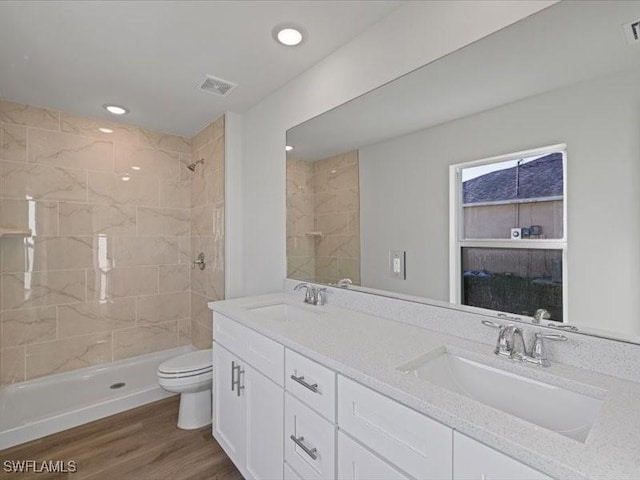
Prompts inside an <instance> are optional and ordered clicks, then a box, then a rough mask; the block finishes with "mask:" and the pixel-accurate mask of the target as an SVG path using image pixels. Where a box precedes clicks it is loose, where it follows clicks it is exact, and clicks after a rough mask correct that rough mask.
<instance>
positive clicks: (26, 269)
mask: <svg viewBox="0 0 640 480" xmlns="http://www.w3.org/2000/svg"><path fill="white" fill-rule="evenodd" d="M214 125H218V128H208V129H206V130H205V132H210V135H211V139H209V133H204V132H203V133H201V134H200V135H198V137H196V138H195V139H193V152H192V141H191V140H190V139H188V138H183V137H178V136H175V135H165V134H161V133H157V132H151V131H148V130H144V129H141V128H138V127H134V126H128V125H122V124H117V123H113V122H106V121H102V120H95V119H86V118H80V117H76V116H73V115H69V114H66V113H62V112H57V111H51V110H46V109H41V108H35V107H30V106H24V105H18V104H15V103H11V102H5V101H0V226H2V227H7V226H11V227H29V228H31V230H32V232H33V233H32V235H31V236H30V237H26V238H20V237H2V238H1V239H0V384H7V383H13V382H20V381H23V380H25V379H27V380H28V379H32V378H36V377H40V376H43V375H48V374H53V373H59V372H64V371H67V370H72V369H76V368H82V367H86V366H90V365H96V364H100V363H105V362H110V361H113V360H119V359H123V358H127V357H131V356H134V355H139V354H144V353H148V352H152V351H157V350H163V349H168V348H172V347H176V346H179V345H185V344H189V343H191V332H192V330H193V332H194V334H195V335H194V336H195V337H196V338H197V344H198V345H204V343H205V342H204V340H203V338H204V335H205V334H208V332H205V333H202V328H204V327H206V321H205V315H204V313H203V312H202V303H203V302H201V301H199V300H198V301H197V302H195V303H196V304H197V308H195V309H194V315H197V317H196V316H194V317H192V303H194V297H198V299H200V296H205V295H207V296H210V297H211V298H214V297H215V298H218V297H221V296H222V295H223V293H224V292H223V285H220V280H219V276H216V275H210V276H209V275H207V276H206V279H203V278H201V276H200V275H199V274H197V273H194V274H193V275H194V276H193V278H192V277H191V275H192V273H193V271H192V270H191V268H190V262H191V249H192V247H195V248H196V249H200V248H201V244H202V243H206V244H207V247H206V248H207V249H208V250H207V253H209V252H210V255H211V257H210V258H213V259H215V261H217V262H218V263H216V265H217V269H215V270H214V269H212V270H210V271H207V274H208V273H209V272H211V271H215V272H218V273H219V271H220V269H222V268H223V265H222V261H221V255H222V251H221V249H220V248H219V244H220V243H221V242H220V237H221V235H222V230H220V229H219V227H220V225H221V223H220V222H221V217H222V215H223V213H222V208H223V207H222V206H221V205H220V195H221V193H220V190H217V189H216V190H212V188H213V186H214V185H215V186H218V184H220V183H221V180H220V178H218V176H219V175H222V173H221V169H219V168H218V165H217V164H218V163H221V161H220V155H222V156H224V150H222V153H220V151H219V145H218V143H220V140H219V137H220V131H221V130H220V128H219V126H220V125H223V122H222V121H221V120H220V121H218V122H216V123H215V124H214ZM99 127H108V128H112V129H113V130H114V133H112V134H105V133H102V132H100V131H98V128H99ZM214 132H215V135H214ZM205 137H206V139H207V141H205ZM213 138H215V139H217V141H213V140H212V139H213ZM222 143H223V142H222ZM208 148H209V149H211V151H209V150H207V149H208ZM193 154H195V156H200V155H203V156H207V155H212V158H213V159H215V161H214V160H212V161H208V162H207V163H206V164H205V165H206V167H205V169H201V170H199V171H197V172H196V174H193V173H191V172H190V171H188V170H187V169H186V165H187V164H188V163H190V162H191V161H192V156H193ZM216 162H217V163H216ZM199 168H200V166H199ZM216 182H217V183H216ZM192 186H193V187H196V188H194V189H193V191H192ZM218 188H219V187H218ZM210 190H211V191H210ZM194 198H196V199H197V201H194V204H193V207H194V208H193V213H194V215H192V211H191V207H192V200H193V199H194ZM202 198H205V199H206V200H205V201H202V200H201V199H202ZM219 217H220V218H219ZM192 232H198V233H199V234H202V236H192ZM207 242H210V243H211V244H212V246H210V245H209V244H208V243H207ZM192 281H193V282H194V283H195V288H194V289H193V290H194V291H193V294H192V293H191V290H192V288H191V282H192ZM202 298H204V297H202ZM196 319H197V320H196ZM197 322H202V324H203V326H201V325H199V324H198V325H196V326H195V328H193V327H194V325H193V324H195V323H197ZM209 331H210V328H209ZM209 338H211V337H210V336H209ZM194 342H195V341H194Z"/></svg>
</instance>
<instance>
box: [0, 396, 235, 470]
mask: <svg viewBox="0 0 640 480" xmlns="http://www.w3.org/2000/svg"><path fill="white" fill-rule="evenodd" d="M178 405H179V397H178V396H175V397H171V398H169V399H166V400H160V401H159V402H155V403H150V404H148V405H144V406H142V407H139V408H136V409H133V410H129V411H127V412H123V413H119V414H117V415H113V416H111V417H107V418H103V419H101V420H97V421H95V422H92V423H89V424H86V425H82V426H80V427H76V428H73V429H71V430H67V431H65V432H60V433H56V434H54V435H50V436H48V437H44V438H41V439H39V440H34V441H32V442H29V443H25V444H22V445H18V446H16V447H12V448H9V449H7V450H2V451H0V478H2V479H5V478H6V479H15V480H31V479H33V480H49V479H55V480H62V479H74V480H80V479H82V480H112V479H113V480H214V479H215V480H242V476H241V475H240V473H239V472H238V470H237V469H236V468H235V467H234V465H233V464H232V463H231V460H229V458H228V457H227V456H226V454H225V453H224V451H223V450H222V448H221V447H220V445H218V443H217V442H216V441H215V439H214V438H213V437H212V436H211V426H207V427H204V428H202V429H200V430H191V431H188V430H180V429H179V428H178V427H177V426H176V424H177V422H178ZM7 460H35V461H36V462H37V463H38V464H40V462H42V461H45V460H52V461H57V460H63V461H67V462H68V461H69V460H74V461H75V462H76V466H77V471H76V472H75V473H34V472H30V473H7V472H6V471H5V469H4V468H3V467H5V461H7Z"/></svg>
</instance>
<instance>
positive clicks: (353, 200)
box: [287, 150, 360, 284]
mask: <svg viewBox="0 0 640 480" xmlns="http://www.w3.org/2000/svg"><path fill="white" fill-rule="evenodd" d="M287 270H288V271H287V276H288V277H290V278H296V279H299V280H314V281H317V282H322V283H336V282H337V281H338V280H339V279H341V278H350V279H351V280H352V281H353V283H354V284H360V186H359V171H358V151H357V150H353V151H350V152H347V153H344V154H340V155H336V156H333V157H330V158H326V159H323V160H317V161H315V162H304V161H299V160H294V159H288V160H287Z"/></svg>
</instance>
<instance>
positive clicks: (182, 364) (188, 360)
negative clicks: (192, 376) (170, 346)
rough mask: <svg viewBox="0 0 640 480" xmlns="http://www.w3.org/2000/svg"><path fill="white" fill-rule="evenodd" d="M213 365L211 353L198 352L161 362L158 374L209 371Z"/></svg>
mask: <svg viewBox="0 0 640 480" xmlns="http://www.w3.org/2000/svg"><path fill="white" fill-rule="evenodd" d="M212 365H213V351H212V350H211V349H208V350H198V351H196V352H190V353H186V354H184V355H180V356H179V357H175V358H172V359H171V360H167V361H166V362H163V363H162V364H160V366H159V367H158V372H159V373H165V374H178V373H196V372H204V371H207V370H208V371H211V369H212Z"/></svg>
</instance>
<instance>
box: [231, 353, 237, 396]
mask: <svg viewBox="0 0 640 480" xmlns="http://www.w3.org/2000/svg"><path fill="white" fill-rule="evenodd" d="M235 386H236V362H234V361H233V360H232V361H231V391H232V392H233V391H234V389H235Z"/></svg>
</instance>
